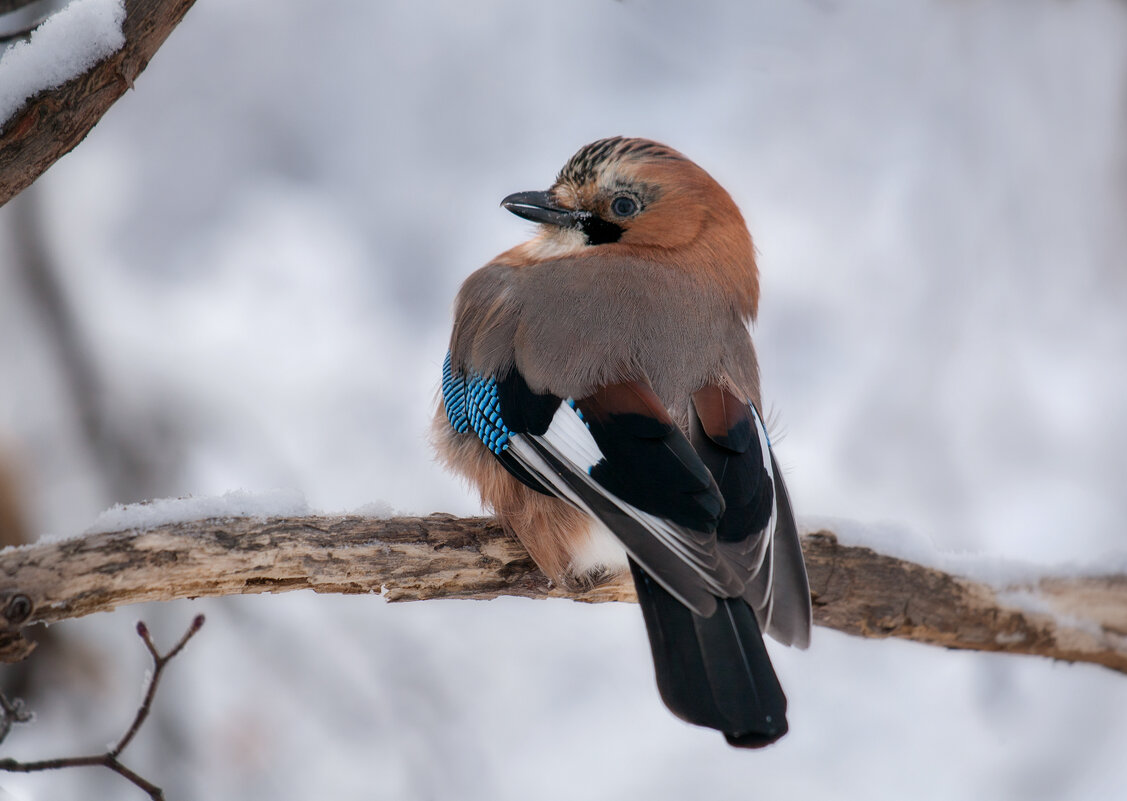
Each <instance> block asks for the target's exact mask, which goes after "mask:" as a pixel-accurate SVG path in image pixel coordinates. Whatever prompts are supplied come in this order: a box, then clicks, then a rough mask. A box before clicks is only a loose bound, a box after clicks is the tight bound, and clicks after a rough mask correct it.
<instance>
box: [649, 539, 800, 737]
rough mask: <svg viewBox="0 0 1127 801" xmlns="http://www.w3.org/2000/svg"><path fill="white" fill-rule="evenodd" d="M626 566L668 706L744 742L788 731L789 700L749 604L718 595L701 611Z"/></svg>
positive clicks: (684, 716)
mask: <svg viewBox="0 0 1127 801" xmlns="http://www.w3.org/2000/svg"><path fill="white" fill-rule="evenodd" d="M630 568H631V570H632V571H633V574H634V585H635V587H636V588H637V590H638V601H639V603H640V604H641V607H642V615H643V617H644V618H645V620H646V631H647V632H648V633H649V636H650V646H651V648H652V649H653V657H654V670H655V672H656V674H657V686H658V690H659V691H660V693H661V698H662V700H663V701H665V705H666V706H668V707H669V709H670V710H671V711H672V712H673V713H674V714H675V715H677V716H678V717H680V718H681V719H683V720H686V721H688V722H689V723H695V724H696V725H698V726H708V727H710V728H713V729H718V730H719V731H722V732H723V733H724V736H725V737H726V738H727V739H728V742H729V743H731V744H732V745H735V746H739V747H743V748H761V747H763V746H765V745H769V744H771V743H773V742H774V741H775V740H777V739H779V738H780V737H782V736H783V735H784V734H786V732H787V721H786V709H787V699H786V696H785V695H784V694H783V688H782V686H781V685H780V684H779V680H778V678H777V677H776V676H775V671H774V669H773V668H772V667H771V660H770V658H769V657H768V655H767V649H766V648H765V647H764V645H763V636H762V634H761V633H760V631H759V624H758V623H757V622H756V619H755V614H754V613H753V612H752V610H751V607H749V606H748V605H747V602H746V601H744V600H742V599H740V598H720V599H717V608H716V611H715V612H714V613H713V614H712V615H711V616H709V617H701V616H700V615H697V614H694V613H693V612H692V610H690V609H688V608H687V607H685V606H684V605H683V604H681V603H680V602H679V601H677V599H676V598H674V597H673V596H672V595H670V594H669V593H668V592H666V591H665V590H664V589H663V588H662V587H661V586H660V585H659V584H658V583H657V582H656V581H654V580H653V579H652V578H650V577H649V576H648V575H647V574H646V573H645V572H644V571H643V570H642V569H640V568H639V567H638V566H637V565H636V564H634V562H633V561H631V563H630Z"/></svg>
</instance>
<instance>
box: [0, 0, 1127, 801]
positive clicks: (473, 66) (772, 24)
mask: <svg viewBox="0 0 1127 801" xmlns="http://www.w3.org/2000/svg"><path fill="white" fill-rule="evenodd" d="M615 134H624V135H634V136H646V137H649V138H654V139H658V140H661V141H664V142H667V143H668V144H670V145H672V146H674V147H676V148H678V149H680V150H681V151H683V152H684V153H685V154H687V155H688V156H689V157H691V158H693V159H694V160H696V161H697V162H698V163H700V164H701V165H702V166H704V167H705V168H706V169H707V170H709V171H710V172H711V173H712V174H713V175H714V176H715V177H716V178H717V179H718V180H719V181H720V182H721V184H723V185H724V186H725V187H726V188H728V190H729V191H730V192H731V193H732V195H733V196H734V197H735V199H736V201H737V202H738V203H739V204H740V206H741V207H742V209H743V210H744V213H745V216H746V217H747V219H748V222H749V225H750V227H751V230H752V233H753V236H754V237H755V239H756V243H757V246H758V249H759V252H760V268H761V271H762V276H763V299H762V303H761V309H762V313H761V317H760V320H759V322H758V325H757V326H756V329H755V336H756V341H757V343H758V348H759V352H760V356H761V362H762V367H763V373H764V378H763V383H764V387H765V390H766V398H767V402H768V405H769V406H770V407H771V408H773V409H774V410H775V411H776V413H777V416H778V419H779V427H780V428H781V429H782V430H784V431H785V436H784V437H783V439H782V441H781V442H780V444H779V452H780V455H781V457H782V460H783V462H784V463H785V465H786V467H787V469H788V479H789V483H790V486H791V490H792V495H793V496H794V498H795V501H796V504H797V507H798V509H799V512H800V515H801V514H806V515H829V516H834V517H842V518H849V519H852V520H855V521H861V522H862V523H865V524H876V523H881V522H893V523H895V524H897V525H901V526H903V527H905V528H906V529H909V530H911V531H912V532H914V533H916V534H919V535H922V536H926V537H928V538H930V539H931V541H932V542H933V543H934V544H935V546H936V547H937V548H939V549H940V550H944V551H969V552H975V553H981V554H984V555H993V556H1003V557H1008V558H1015V559H1023V560H1029V561H1032V562H1038V563H1044V564H1046V565H1063V564H1068V563H1084V564H1091V563H1100V562H1103V561H1105V560H1108V559H1115V560H1117V561H1118V562H1119V563H1122V561H1123V553H1124V545H1123V521H1124V520H1125V519H1127V493H1124V492H1123V482H1124V478H1125V477H1127V416H1125V415H1124V414H1123V399H1124V398H1125V397H1127V321H1125V319H1124V315H1123V309H1124V308H1125V301H1127V257H1125V256H1124V254H1125V253H1127V2H1124V1H1123V0H1075V1H1074V2H1062V1H1060V0H1021V1H1020V2H1019V1H1018V0H993V1H986V0H982V1H979V0H965V1H964V2H951V1H945V0H911V1H910V2H904V1H903V0H897V1H896V2H893V0H865V1H861V2H853V3H846V2H840V1H839V0H817V1H815V0H809V1H808V2H796V3H787V4H778V3H770V2H766V0H757V1H756V2H748V3H693V4H686V3H675V2H672V1H671V0H670V1H669V2H660V1H658V0H627V1H626V2H613V1H612V0H574V2H569V3H555V4H542V3H523V2H518V1H517V0H511V1H509V2H498V1H490V0H483V1H482V2H474V3H460V2H435V3H410V2H386V3H364V2H358V1H356V0H326V2H322V3H319V4H316V5H313V6H311V5H309V4H305V5H299V4H294V3H278V2H264V0H243V2H239V3H218V2H200V3H198V4H197V5H196V7H194V8H193V9H192V10H191V11H190V12H189V13H188V15H187V17H186V19H185V21H184V22H183V23H182V24H181V26H180V27H179V28H178V29H177V30H176V31H175V32H174V33H173V35H172V37H171V38H170V39H169V41H168V42H167V43H166V45H165V46H164V47H163V48H162V49H161V50H160V51H159V53H158V54H157V55H156V57H155V58H154V60H153V62H152V64H151V65H150V66H149V68H148V70H147V71H146V72H145V73H144V74H143V75H142V76H141V77H140V78H139V80H138V82H137V86H136V91H134V92H130V93H129V94H127V95H126V96H125V97H124V98H123V99H122V100H121V101H119V102H118V104H117V105H116V106H114V107H113V108H112V109H111V110H110V112H109V113H108V114H107V115H106V117H105V118H104V120H103V121H102V122H101V123H100V124H99V125H98V126H97V128H95V130H94V131H93V133H91V135H90V136H89V138H88V139H87V140H86V141H85V142H84V143H83V144H82V145H81V146H79V147H78V148H77V150H76V151H75V152H74V153H72V154H71V155H69V156H67V157H66V158H64V159H63V160H62V161H61V162H59V163H58V164H57V165H56V166H55V167H53V168H52V169H51V171H50V172H49V173H48V174H47V175H45V176H44V177H43V178H42V179H40V181H39V182H38V183H37V184H36V185H35V186H34V187H33V189H32V190H30V191H28V192H26V193H24V195H22V196H21V197H19V198H17V199H16V200H15V201H13V202H12V203H10V204H9V205H8V206H6V207H4V208H3V209H0V450H2V451H3V458H4V459H5V460H6V461H7V462H8V463H9V467H10V469H11V470H12V471H13V472H14V473H15V475H16V479H17V481H18V483H19V485H20V486H21V487H22V490H23V497H24V498H25V500H26V510H25V512H26V515H27V517H28V519H29V523H30V527H31V529H32V530H34V531H35V532H42V533H51V534H72V533H77V532H79V531H81V530H83V529H84V528H86V527H87V526H89V525H90V524H91V523H92V522H93V520H94V518H95V517H96V516H97V514H98V513H99V512H100V511H101V510H102V509H104V508H106V507H108V506H110V505H111V504H113V503H116V502H123V501H136V500H140V499H142V498H146V497H160V496H183V495H211V494H221V493H223V492H225V491H228V490H233V489H247V490H252V491H257V490H268V489H272V488H284V489H296V490H298V491H300V492H302V493H304V495H305V496H306V497H307V498H308V500H309V503H310V504H311V505H312V506H313V507H315V508H318V509H321V510H325V511H328V512H344V511H349V510H353V509H356V508H358V507H361V506H363V505H365V504H370V503H373V502H383V503H386V504H389V505H390V506H391V507H393V508H394V509H396V510H399V511H404V512H411V513H428V512H431V511H449V512H454V513H459V514H470V513H475V512H476V511H477V506H476V503H475V501H474V499H473V498H472V497H471V496H470V495H469V493H467V492H466V491H465V489H464V487H462V486H461V485H459V484H458V482H457V481H456V480H455V479H453V478H451V477H450V476H448V475H446V474H445V473H443V472H442V471H441V470H439V469H438V468H437V466H436V465H435V464H434V463H433V461H432V458H431V454H430V451H429V448H428V445H427V443H426V439H425V429H426V425H427V420H428V417H429V414H430V410H431V408H432V406H431V404H432V401H433V395H434V392H435V390H436V388H437V385H438V375H439V368H440V365H441V361H442V357H443V355H444V353H445V348H446V338H447V336H448V333H449V320H450V306H451V301H452V299H453V297H454V294H455V292H456V291H457V287H458V285H459V283H460V282H461V281H462V280H463V279H464V277H465V276H466V275H468V274H469V273H470V272H471V271H472V270H474V269H476V268H477V267H478V266H480V265H481V264H483V263H485V262H486V261H487V260H488V259H489V258H491V257H492V256H493V255H494V254H495V253H497V252H499V251H501V250H503V249H505V248H507V247H509V246H511V245H512V244H515V243H516V242H518V241H520V240H521V239H523V238H525V237H527V235H528V234H529V233H530V230H529V228H530V226H529V224H527V223H524V222H522V221H521V220H519V219H517V218H516V217H513V216H512V215H509V214H507V213H505V212H504V211H502V210H501V209H499V208H498V203H499V201H500V199H501V198H502V197H504V196H505V195H506V194H508V193H510V192H513V191H518V190H527V189H543V188H546V187H547V186H548V185H549V184H550V183H551V181H552V179H553V177H554V175H555V172H556V170H558V169H559V167H560V166H561V165H562V164H563V163H564V161H565V160H566V159H567V158H568V157H569V156H570V155H571V154H572V153H573V152H574V151H575V150H576V149H577V148H578V147H579V146H581V145H583V144H584V143H586V142H588V141H590V140H593V139H596V138H599V137H603V136H609V135H615ZM35 275H40V276H42V275H48V276H53V277H54V279H55V281H56V283H57V287H56V288H57V289H58V290H59V293H58V297H56V302H55V303H54V305H52V302H51V301H50V298H52V297H55V295H53V294H52V292H51V291H50V287H48V288H47V290H46V291H45V290H44V289H43V287H39V288H36V285H35V283H34V282H33V281H32V280H29V276H35ZM44 298H47V299H48V302H47V303H46V305H45V304H44V300H43V299H44ZM59 320H63V321H64V322H63V326H64V327H63V329H60V323H59ZM68 321H69V322H68ZM60 330H63V332H64V333H63V335H62V336H61V337H60V333H59V332H60ZM67 331H69V333H66V332H67ZM60 342H61V343H63V344H62V345H60ZM68 343H69V344H68ZM68 354H69V355H68ZM68 359H69V362H70V363H73V364H77V365H78V366H77V368H75V367H74V366H72V367H71V368H67V367H66V365H67V364H68ZM201 610H202V611H204V612H206V614H207V615H208V620H209V622H208V624H207V625H206V626H205V627H204V629H203V631H202V632H201V634H200V635H199V637H198V638H197V639H196V640H194V641H193V643H192V644H191V645H190V646H189V648H188V649H187V651H186V652H185V653H184V654H183V655H182V656H181V657H179V658H178V660H177V661H176V662H175V663H173V664H172V666H171V667H170V668H169V672H168V674H167V676H166V679H165V681H166V684H165V685H164V687H163V689H162V691H161V693H160V695H159V696H158V700H157V706H156V710H155V712H154V716H153V719H152V721H151V722H150V724H149V725H148V726H147V728H146V729H145V730H143V732H142V734H141V736H140V737H139V738H138V740H137V742H136V743H135V744H134V745H133V746H131V748H130V750H129V751H128V752H126V756H127V757H128V759H127V760H126V761H127V763H128V764H130V765H131V766H132V767H134V768H135V769H137V770H138V771H139V772H141V773H142V774H144V775H146V776H147V777H148V778H150V779H152V780H153V781H155V782H156V783H158V784H160V785H162V786H163V787H164V788H165V790H166V793H167V796H168V798H169V799H176V800H177V801H189V799H194V800H196V801H202V800H203V799H246V800H248V801H252V800H253V799H271V801H290V799H307V798H319V799H320V798H356V799H397V800H399V799H406V800H411V801H413V800H414V799H419V800H422V799H469V800H472V799H490V801H506V800H507V799H514V800H515V799H528V798H545V799H553V798H564V797H567V798H581V799H620V798H638V797H645V798H648V799H652V800H653V801H656V800H657V799H681V798H689V797H700V798H709V799H746V798H757V799H758V798H764V799H769V798H865V799H867V801H880V800H882V799H890V800H891V799H897V800H899V799H904V798H911V799H964V800H967V799H970V800H974V799H982V800H983V801H986V800H987V799H1011V798H1012V799H1046V800H1049V799H1053V800H1055V799H1101V801H1103V800H1106V799H1109V798H1115V797H1118V796H1119V795H1120V794H1121V793H1122V792H1123V788H1124V787H1127V763H1125V761H1124V759H1123V754H1124V753H1127V679H1124V677H1123V676H1120V675H1117V674H1113V673H1111V672H1110V671H1107V670H1102V669H1098V668H1094V667H1088V666H1067V665H1061V664H1053V663H1050V662H1048V661H1043V660H1037V659H1032V658H1014V657H1010V658H1006V657H998V656H987V655H980V654H966V653H957V652H947V651H942V650H938V649H935V648H929V647H924V646H916V645H912V644H907V643H902V642H876V641H861V640H856V639H851V638H848V637H845V636H844V635H840V634H837V633H835V632H831V631H827V630H824V629H818V630H817V631H816V632H815V639H814V644H813V646H812V647H811V649H810V650H809V651H807V652H794V651H789V650H787V649H783V648H773V651H772V653H773V655H774V659H775V662H776V666H777V668H778V670H779V673H780V676H781V677H782V678H783V682H784V686H785V687H786V689H787V693H788V696H789V698H790V704H791V715H790V718H791V733H790V734H789V735H788V736H787V737H786V738H785V739H784V740H782V741H781V742H780V743H779V744H778V745H777V746H775V747H773V748H771V749H769V750H767V751H765V752H756V753H747V752H739V751H734V750H731V749H729V748H728V747H727V746H726V745H725V744H724V743H723V741H722V738H720V737H719V736H718V735H715V733H713V732H708V731H704V730H697V729H694V728H691V727H689V726H687V725H685V724H682V723H681V722H680V721H678V720H676V719H675V718H673V717H672V716H671V715H670V714H668V713H667V712H666V710H665V709H664V707H663V706H662V704H661V702H660V700H659V699H658V697H657V693H656V690H655V687H654V683H653V677H652V669H651V666H650V661H649V651H648V647H647V644H646V641H645V634H644V630H643V626H642V621H641V619H640V615H639V614H638V611H637V609H636V608H634V607H632V606H627V605H599V606H596V607H591V606H586V605H580V604H572V603H567V602H558V603H557V602H532V601H520V600H516V599H502V600H498V601H492V602H480V603H473V602H426V603H418V604H405V605H387V604H385V603H384V602H382V601H380V600H378V599H376V598H364V597H355V598H344V597H328V596H326V597H318V596H314V595H312V594H306V593H298V594H291V595H283V596H266V597H242V598H232V599H224V600H222V601H212V602H194V603H191V602H184V603H175V604H166V605H162V606H159V607H144V608H128V609H124V610H121V611H119V612H117V613H115V614H111V615H101V616H97V617H94V618H89V619H85V620H79V621H73V622H69V623H66V624H63V625H59V626H57V627H54V628H53V629H52V630H51V632H52V635H53V642H52V643H51V644H50V645H49V646H46V647H44V648H43V649H42V652H41V653H38V654H36V655H35V656H34V657H33V658H32V660H31V662H30V663H28V665H25V666H23V667H21V668H0V676H2V677H4V680H5V681H6V682H8V683H9V685H11V683H13V682H15V683H19V685H20V686H21V687H22V691H23V694H24V695H25V696H26V697H27V698H28V700H29V702H30V703H31V705H32V706H33V707H34V708H35V709H36V710H37V712H38V713H39V719H38V721H37V723H36V724H35V725H34V726H28V727H22V728H20V729H18V730H17V731H15V732H13V734H12V735H11V736H10V737H9V738H8V740H7V742H5V744H4V751H5V753H6V754H8V755H11V756H15V757H19V758H25V759H27V758H42V757H47V756H57V755H63V754H72V753H79V752H82V753H85V752H90V751H96V750H99V749H100V748H102V747H103V744H104V743H106V742H108V741H109V740H111V739H116V738H117V737H118V736H119V734H120V732H121V730H122V729H123V728H124V727H125V726H126V725H127V723H128V721H129V718H130V716H131V715H132V713H133V710H134V708H135V705H136V703H137V701H138V699H139V698H140V692H141V689H140V688H141V684H142V678H143V672H144V669H145V668H146V666H147V657H146V655H145V652H144V649H143V647H142V646H141V644H140V642H139V641H137V640H136V637H135V635H134V633H133V623H134V621H135V620H136V619H138V618H140V617H143V618H144V619H146V620H147V621H148V622H149V623H150V626H151V628H152V629H153V630H154V632H155V633H156V637H157V639H158V641H160V642H164V643H171V642H172V641H173V640H174V639H175V638H176V637H177V636H179V634H180V632H181V631H182V629H183V627H185V626H186V625H187V623H188V621H189V620H190V618H191V616H192V615H193V614H195V613H196V612H197V611H201ZM14 671H23V672H22V673H21V674H19V675H18V676H17V675H16V673H15V672H14ZM27 671H30V674H28V673H27ZM17 679H18V682H17ZM103 773H104V775H103ZM0 788H2V789H0V798H14V799H21V800H22V799H29V800H30V799H52V800H54V799H102V798H105V799H116V798H122V799H130V798H139V797H141V794H140V793H139V791H137V790H136V788H134V787H131V786H130V785H128V784H126V783H125V782H124V781H122V780H121V779H120V778H118V777H116V776H113V775H111V774H109V773H108V772H98V771H92V770H86V771H69V772H56V773H53V774H45V775H36V776H26V777H17V776H7V775H4V776H0Z"/></svg>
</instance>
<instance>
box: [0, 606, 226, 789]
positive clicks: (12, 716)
mask: <svg viewBox="0 0 1127 801" xmlns="http://www.w3.org/2000/svg"><path fill="white" fill-rule="evenodd" d="M203 624H204V616H203V615H196V617H195V619H193V620H192V624H191V625H190V626H189V627H188V630H187V631H186V632H184V636H183V637H181V638H180V641H179V642H178V643H176V645H174V646H173V647H172V650H171V651H169V652H168V653H166V654H162V653H161V652H160V651H158V650H157V647H156V645H154V644H153V639H152V637H151V636H150V635H149V628H148V626H146V625H145V624H144V622H139V623H138V624H137V634H138V636H140V638H141V639H142V640H143V641H144V643H145V647H146V648H147V649H148V650H149V655H150V656H151V657H152V658H153V672H152V675H151V676H150V678H149V687H148V689H147V690H146V691H145V698H144V700H143V701H142V702H141V706H139V707H138V708H137V712H136V714H135V715H134V716H133V722H132V723H131V724H130V726H129V729H128V730H127V731H126V732H125V734H124V735H122V738H121V740H119V741H118V743H117V745H115V746H114V747H113V748H112V749H110V750H109V751H106V752H105V753H104V754H94V755H92V756H82V757H60V758H57V759H40V760H36V761H35V762H21V761H20V760H18V759H0V771H8V772H9V773H38V772H40V771H44V770H59V769H61V768H83V767H96V766H99V765H100V766H102V767H104V768H109V769H110V770H112V771H113V772H114V773H116V774H118V775H119V776H122V777H124V778H125V779H128V780H129V781H130V782H132V783H133V784H135V785H137V786H138V787H139V788H141V789H142V790H144V791H145V792H146V793H148V795H149V798H151V799H152V801H164V791H163V790H161V788H159V787H157V786H156V785H155V784H153V783H152V782H150V781H149V780H148V779H146V778H145V777H144V776H141V775H140V774H139V773H137V772H135V771H133V770H131V769H130V768H128V767H126V766H125V765H124V764H123V763H122V762H121V759H120V757H121V752H122V751H124V750H125V748H126V746H128V745H129V743H130V742H132V740H133V737H134V736H135V735H136V734H137V732H138V731H140V729H141V726H142V725H144V723H145V720H146V719H147V718H148V717H149V712H150V711H151V710H152V707H153V699H154V698H156V694H157V686H158V685H159V684H160V677H161V675H162V674H163V673H164V669H165V668H166V667H167V666H168V663H169V662H171V661H172V660H173V659H174V658H175V657H176V655H177V654H179V653H180V652H181V651H182V650H184V646H185V645H187V644H188V640H190V639H192V637H193V636H194V635H195V633H196V632H197V631H199V630H200V628H202V627H203ZM0 712H2V722H0V742H2V741H3V739H4V737H5V736H7V734H8V730H9V729H11V727H12V724H13V723H26V722H27V721H29V720H30V719H31V716H30V715H28V714H27V712H26V711H24V709H23V705H22V704H21V703H20V702H19V701H18V700H17V701H15V702H11V701H9V700H8V699H7V698H5V697H4V696H3V695H2V694H0Z"/></svg>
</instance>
